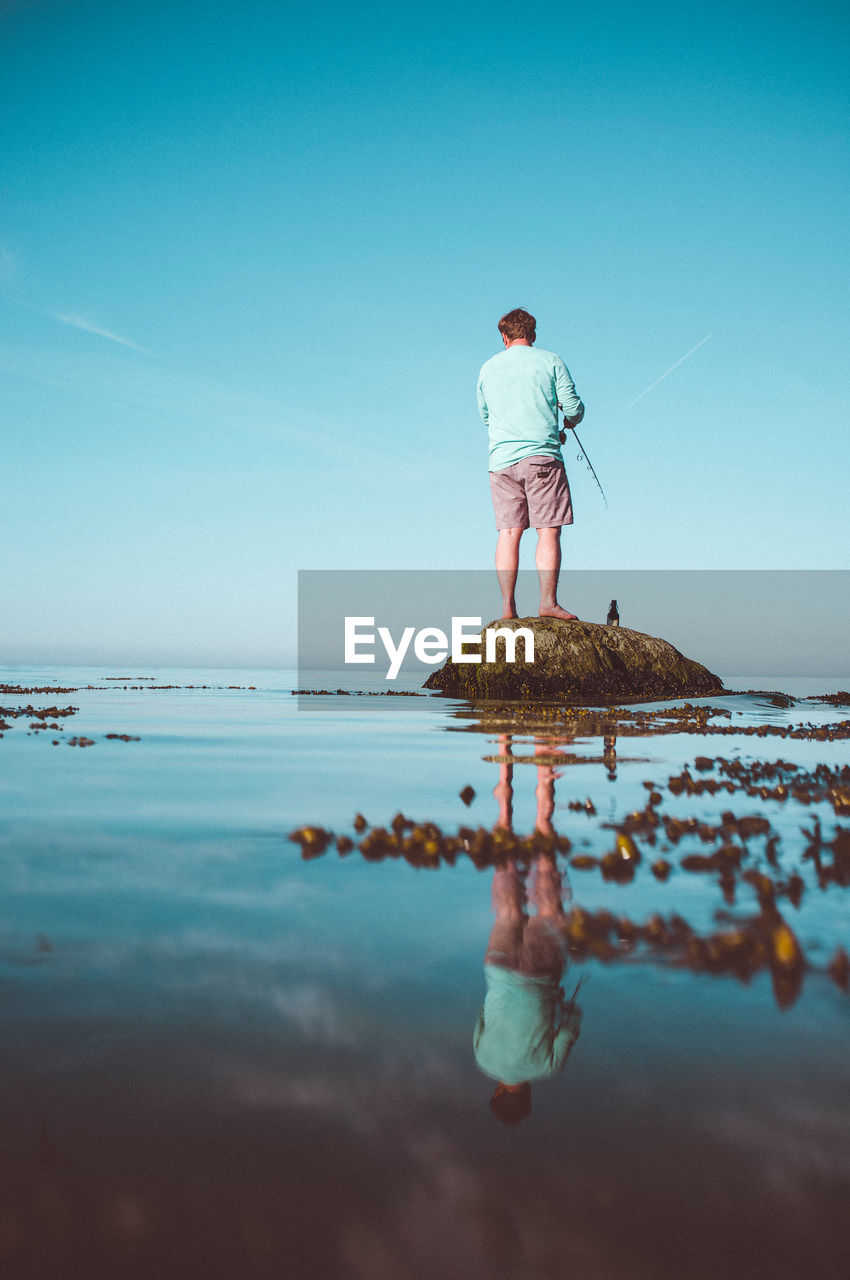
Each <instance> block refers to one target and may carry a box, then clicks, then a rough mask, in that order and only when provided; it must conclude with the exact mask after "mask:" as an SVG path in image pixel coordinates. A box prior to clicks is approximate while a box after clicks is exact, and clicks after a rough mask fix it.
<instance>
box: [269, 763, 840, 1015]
mask: <svg viewBox="0 0 850 1280" xmlns="http://www.w3.org/2000/svg"><path fill="white" fill-rule="evenodd" d="M751 769H753V770H754V771H755V772H758V771H759V770H760V769H763V767H762V766H751ZM828 772H829V771H827V773H828ZM844 772H845V771H842V773H841V778H842V781H841V785H844V783H843V774H844ZM815 773H816V774H817V775H818V776H819V778H820V782H821V783H822V786H823V790H824V795H826V794H829V789H830V787H832V786H833V784H834V782H835V779H834V777H833V776H832V774H830V775H829V776H827V774H826V773H824V772H823V769H822V767H819V771H815ZM683 779H685V781H683ZM688 780H689V782H688ZM677 782H681V783H682V785H681V786H676V785H671V786H670V790H671V791H673V792H674V794H681V793H682V792H685V791H688V792H689V791H690V785H691V784H692V785H693V786H694V788H696V787H697V786H698V781H696V780H694V779H693V778H692V776H691V775H690V773H689V771H688V770H684V771H683V774H682V775H679V777H678V779H671V783H674V784H675V783H677ZM645 785H646V786H647V789H648V790H649V796H648V799H647V803H646V806H645V807H644V808H643V809H640V810H635V811H634V812H632V813H630V814H628V815H626V817H625V818H624V819H623V820H622V821H621V822H620V823H618V824H616V825H615V826H613V827H611V828H609V829H611V830H612V831H613V844H614V847H613V849H609V851H608V852H606V853H604V854H602V855H601V856H598V857H597V856H593V855H589V854H583V853H582V854H575V855H573V856H571V857H569V859H568V860H569V865H570V867H571V868H572V869H573V870H575V871H590V870H597V871H599V872H600V873H601V875H602V877H603V879H605V880H609V881H615V882H618V883H626V882H629V881H631V880H633V879H634V878H635V875H636V872H637V870H638V867H639V866H640V864H641V863H642V861H643V859H642V855H641V852H640V847H639V846H640V844H646V845H648V846H650V847H651V846H654V845H655V844H656V843H657V841H658V838H659V836H660V835H662V834H663V836H664V838H665V839H666V840H667V842H668V843H669V845H671V846H673V847H674V848H675V847H677V846H678V845H679V844H680V842H681V841H683V840H687V839H689V838H690V839H696V840H698V841H699V842H700V843H701V844H703V845H706V844H708V845H714V846H715V848H713V849H712V850H711V851H710V852H706V853H694V852H689V853H683V854H682V855H680V856H679V859H678V863H677V864H674V863H673V862H671V861H668V860H667V859H666V858H656V859H655V860H654V861H653V862H652V863H651V865H650V870H651V872H652V874H653V875H654V876H655V878H656V880H658V881H660V882H665V881H667V880H668V879H669V877H670V875H671V873H672V872H673V870H674V869H675V867H676V866H677V867H678V869H679V870H681V871H684V872H686V873H690V874H697V875H711V876H715V877H716V879H717V884H718V887H719V888H720V890H721V892H722V894H723V897H724V899H725V901H726V903H727V904H732V903H734V901H735V898H736V894H737V890H738V888H739V886H740V885H742V884H743V885H747V886H748V887H749V888H750V889H751V890H752V891H753V893H754V896H755V898H756V900H757V902H758V907H759V912H758V915H756V916H754V917H752V918H750V919H745V920H743V921H736V922H734V924H733V927H731V928H727V929H722V930H719V931H717V932H714V933H709V934H705V935H701V934H699V933H697V932H696V931H695V930H694V929H693V928H692V927H691V926H690V925H689V924H688V923H687V922H686V921H685V920H683V919H682V918H681V916H678V915H671V916H670V917H669V918H667V919H664V918H663V917H662V916H661V915H658V914H655V915H652V916H651V917H650V918H649V920H648V921H647V922H646V923H645V924H639V923H636V922H634V921H632V920H629V919H628V918H627V917H626V916H615V915H613V914H612V913H610V912H608V911H598V912H595V913H594V912H589V911H586V910H584V909H582V908H581V907H575V908H574V909H573V910H572V911H571V912H570V914H569V915H568V916H567V917H566V918H565V923H564V929H565V932H566V938H567V942H568V945H569V947H570V950H571V952H572V953H573V955H574V957H575V958H576V959H579V960H580V959H584V958H594V959H597V960H602V961H606V962H607V961H612V960H618V959H625V958H635V957H636V956H637V955H639V954H641V953H643V954H645V955H648V956H651V957H653V958H655V959H659V960H663V961H664V962H665V963H669V964H671V965H673V966H675V967H685V968H689V969H691V970H693V971H695V972H699V973H708V974H716V975H731V976H734V977H736V978H738V979H740V980H742V981H748V980H749V979H750V978H751V977H752V976H753V975H754V974H756V973H759V972H762V971H765V970H768V971H769V972H770V975H771V979H772V982H773V989H774V993H775V996H776V1000H777V1002H778V1004H779V1005H780V1007H782V1008H786V1007H788V1006H789V1005H791V1004H792V1003H793V1002H794V1000H795V999H796V998H797V995H798V994H799V992H800V989H801V986H802V981H803V975H804V973H805V972H806V970H807V969H811V968H812V966H811V965H810V964H809V963H808V962H807V961H806V959H805V957H804V955H803V951H802V948H801V946H800V943H799V942H798V940H797V937H796V935H795V933H794V931H793V929H792V928H791V926H790V925H789V924H788V922H787V921H786V920H785V919H784V917H783V916H782V914H781V912H780V909H779V907H778V905H777V903H778V901H779V900H780V899H782V898H785V899H787V901H788V902H789V903H790V904H791V906H793V907H798V906H799V905H800V902H801V900H802V896H803V893H804V890H805V882H804V880H803V877H802V876H801V875H800V874H799V872H797V871H794V872H792V873H791V874H790V875H784V874H782V872H781V869H780V865H779V856H778V853H777V846H778V843H779V837H778V835H776V834H775V833H774V832H773V831H772V828H771V824H770V822H769V821H768V820H767V818H765V817H763V816H761V815H743V816H736V815H735V814H733V813H732V812H731V811H727V812H724V813H723V814H721V815H720V820H719V822H716V823H711V822H707V821H700V820H698V819H697V818H688V819H682V818H673V817H671V816H669V815H667V814H662V813H660V812H659V805H660V804H661V801H662V795H661V792H660V791H657V790H656V789H655V787H654V784H653V783H651V782H648V783H646V784H645ZM788 795H789V796H791V797H793V798H795V799H798V800H800V801H801V802H803V797H802V793H801V792H800V791H799V789H798V791H797V793H795V792H794V791H789V792H788ZM806 802H807V803H811V800H810V799H809V800H807V801H806ZM606 825H607V824H606ZM353 826H354V830H355V831H356V832H357V834H358V836H359V842H358V844H357V845H355V842H354V840H352V839H351V837H350V836H348V835H344V834H343V835H340V836H337V837H335V836H334V834H333V832H331V831H328V830H326V829H325V828H323V827H319V826H304V827H300V828H299V829H298V830H296V831H293V832H292V833H291V835H290V839H291V840H292V841H293V842H295V843H297V844H298V845H300V847H301V855H302V857H303V858H304V859H307V860H309V859H312V858H316V857H319V856H321V855H322V854H324V853H326V852H327V851H328V850H329V849H330V848H331V847H332V846H335V847H336V850H337V852H338V853H339V854H340V856H345V855H346V854H348V853H350V852H352V851H353V850H354V849H355V848H357V849H358V850H359V852H360V854H361V856H362V857H363V858H364V859H365V860H366V861H368V862H381V861H384V860H386V859H403V860H404V861H406V862H408V863H409V864H410V865H411V866H414V867H418V868H431V869H436V868H437V867H439V866H440V865H443V864H445V865H449V866H453V865H454V864H455V862H456V861H457V859H458V857H468V858H469V859H470V861H471V862H472V863H473V864H474V865H475V866H476V867H478V868H479V869H480V870H484V869H486V868H489V867H505V866H507V865H508V864H509V863H510V862H518V863H520V864H522V863H530V862H531V861H532V860H533V859H534V858H537V857H539V856H540V855H548V856H550V857H556V856H557V855H558V854H560V855H562V856H565V857H566V856H568V855H569V854H570V851H571V842H570V840H569V838H568V837H567V836H565V835H561V834H558V833H556V832H552V831H549V832H544V831H541V830H535V831H534V832H532V833H531V834H530V835H525V836H523V835H518V834H517V833H515V832H514V831H512V830H510V829H508V828H506V827H503V826H497V827H496V828H495V829H494V830H492V831H491V830H488V829H487V828H485V827H477V828H473V827H467V826H461V827H459V828H458V830H457V832H456V833H447V832H444V831H443V830H442V829H441V828H440V827H439V826H438V825H437V824H436V823H434V822H424V823H417V822H414V821H413V820H412V819H410V818H407V817H405V815H404V814H402V813H398V814H396V816H395V818H394V819H393V820H392V822H391V823H390V825H389V827H381V826H374V827H370V826H369V824H368V822H367V821H366V819H365V818H364V817H363V815H362V814H357V815H356V818H355V820H354V823H353ZM803 834H804V836H805V837H806V839H807V841H808V844H807V847H806V849H805V852H804V853H803V862H804V863H806V862H807V863H810V864H811V865H812V867H813V871H814V875H815V878H816V880H817V884H818V886H819V888H820V889H821V890H824V889H826V888H827V887H828V886H830V885H836V886H839V887H845V888H846V887H848V886H850V831H848V830H845V829H844V828H843V827H840V826H839V827H837V828H836V830H835V832H834V834H833V836H832V839H829V840H828V839H825V838H824V835H823V833H822V831H821V826H820V822H819V820H818V819H817V818H815V819H814V821H813V823H812V826H811V828H810V829H809V828H807V829H805V830H804V832H803ZM753 839H756V840H758V841H759V842H761V841H764V845H763V852H764V858H765V860H766V862H767V864H768V867H769V868H770V872H768V871H766V870H762V869H760V868H757V867H751V866H748V865H747V862H748V859H749V854H750V851H749V842H750V841H751V840H753ZM830 855H831V856H830ZM826 972H828V973H829V974H830V975H831V977H832V978H833V980H834V981H835V983H836V985H837V986H838V987H839V988H840V989H841V990H843V991H847V990H848V987H850V959H848V956H847V953H846V952H845V951H844V950H843V948H841V947H839V948H838V949H837V950H836V951H835V953H834V955H833V957H832V960H831V961H830V963H829V965H828V966H827V969H826Z"/></svg>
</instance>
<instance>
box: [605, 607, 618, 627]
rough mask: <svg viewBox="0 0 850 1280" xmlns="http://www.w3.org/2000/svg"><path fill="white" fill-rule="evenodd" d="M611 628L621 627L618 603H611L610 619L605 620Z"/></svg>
mask: <svg viewBox="0 0 850 1280" xmlns="http://www.w3.org/2000/svg"><path fill="white" fill-rule="evenodd" d="M605 621H606V622H607V624H608V626H609V627H619V625H620V615H619V613H618V612H617V601H616V600H612V601H611V607H610V609H609V610H608V617H607V618H606V619H605Z"/></svg>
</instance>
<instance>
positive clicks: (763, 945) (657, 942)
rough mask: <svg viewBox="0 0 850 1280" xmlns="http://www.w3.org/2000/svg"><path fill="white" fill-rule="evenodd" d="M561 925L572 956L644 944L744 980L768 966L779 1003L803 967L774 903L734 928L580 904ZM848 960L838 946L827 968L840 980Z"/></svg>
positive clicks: (612, 954) (676, 961)
mask: <svg viewBox="0 0 850 1280" xmlns="http://www.w3.org/2000/svg"><path fill="white" fill-rule="evenodd" d="M565 927H566V935H567V941H568V946H569V948H570V951H571V953H572V954H573V956H574V957H575V958H576V959H583V958H586V957H593V958H595V959H597V960H602V961H603V962H610V961H612V960H617V959H620V958H622V957H624V956H630V955H632V954H634V952H635V950H636V948H638V947H639V946H640V945H642V946H643V947H644V948H645V950H646V951H647V952H648V953H649V954H651V955H653V956H655V957H656V958H660V959H663V960H665V961H666V962H667V963H670V964H673V965H675V966H676V967H679V968H688V969H691V970H693V971H694V972H696V973H709V974H728V975H731V976H733V977H735V978H738V979H739V980H740V981H742V982H748V981H749V980H750V978H751V977H753V975H754V974H756V973H759V972H761V971H763V970H764V969H769V970H770V975H771V979H772V982H773V990H774V994H775V996H776V1001H777V1004H778V1005H779V1006H780V1008H783V1009H784V1008H788V1007H789V1006H790V1005H792V1004H793V1003H794V1001H795V1000H796V999H797V996H798V995H799V993H800V989H801V987H802V983H803V974H804V972H805V970H806V967H807V966H806V962H805V959H804V957H803V952H802V949H801V947H800V944H799V942H798V941H797V937H796V935H795V933H794V931H793V929H792V928H791V926H790V925H789V924H788V923H787V921H785V920H784V919H783V918H782V916H781V915H780V914H779V912H778V911H777V910H776V909H775V908H772V909H765V910H762V912H761V913H760V914H759V915H757V916H755V917H753V918H752V919H750V920H745V921H741V922H739V923H738V924H737V925H736V927H735V928H732V929H726V930H720V931H718V932H716V933H713V934H709V935H706V936H701V935H699V934H697V933H696V932H695V931H694V930H693V929H692V928H691V926H690V925H689V924H688V923H687V921H686V920H683V919H682V917H681V916H677V915H672V916H670V917H669V918H668V919H666V920H665V919H664V918H663V917H662V916H660V915H653V916H650V918H649V920H648V921H647V923H646V924H645V925H640V924H636V923H635V922H634V921H632V920H629V919H628V918H627V917H625V916H614V915H612V913H611V912H610V911H596V912H591V911H584V910H582V908H581V907H575V908H574V909H573V910H572V911H571V912H570V914H569V915H568V917H567V921H566V926H565ZM847 963H848V961H847V955H846V952H844V951H841V950H840V949H839V951H838V952H836V955H835V957H834V958H833V961H832V963H831V965H830V968H829V972H830V973H831V974H832V976H833V977H834V979H835V981H836V982H837V983H838V985H839V986H841V985H842V983H841V981H840V978H839V974H845V975H846V969H847ZM833 969H834V970H835V972H834V973H833ZM846 980H847V979H846V976H845V978H844V981H845V983H846ZM845 989H846V988H845Z"/></svg>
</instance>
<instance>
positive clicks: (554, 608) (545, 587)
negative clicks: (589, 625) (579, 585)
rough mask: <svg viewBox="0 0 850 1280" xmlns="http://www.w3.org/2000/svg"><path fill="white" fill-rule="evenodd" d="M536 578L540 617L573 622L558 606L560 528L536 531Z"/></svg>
mask: <svg viewBox="0 0 850 1280" xmlns="http://www.w3.org/2000/svg"><path fill="white" fill-rule="evenodd" d="M535 562H536V564H537V576H538V577H539V579H540V617H541V618H562V619H563V620H564V621H565V622H575V621H576V615H575V614H574V613H570V612H569V610H568V609H562V608H561V606H560V605H559V604H558V575H559V574H560V572H561V528H560V525H558V526H556V527H555V528H554V529H538V530H537V554H536V556H535Z"/></svg>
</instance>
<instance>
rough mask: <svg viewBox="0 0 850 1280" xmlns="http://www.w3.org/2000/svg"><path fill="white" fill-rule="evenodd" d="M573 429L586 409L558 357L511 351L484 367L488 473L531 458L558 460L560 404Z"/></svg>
mask: <svg viewBox="0 0 850 1280" xmlns="http://www.w3.org/2000/svg"><path fill="white" fill-rule="evenodd" d="M559 401H560V403H561V404H562V405H563V407H564V413H565V415H566V418H567V421H568V422H569V423H571V425H573V426H577V425H578V423H579V422H581V420H582V418H583V417H584V405H583V404H582V402H581V400H580V399H579V397H578V396H577V395H576V389H575V386H574V384H573V380H572V378H571V377H570V371H569V369H568V368H567V366H566V365H565V364H564V362H563V360H562V359H561V357H560V356H556V355H555V353H554V352H553V351H543V350H542V349H541V348H538V347H525V346H512V347H507V348H505V350H504V351H500V352H499V354H498V355H495V356H493V357H492V359H490V360H488V361H487V362H486V364H484V365H483V366H482V369H481V373H480V374H479V375H478V409H479V412H480V414H481V419H482V421H483V423H484V425H485V427H486V428H487V430H488V431H489V433H490V470H491V471H504V469H505V467H512V466H513V464H514V463H515V462H519V460H520V459H521V458H529V457H531V456H532V455H535V454H549V455H551V457H553V458H560V457H561V443H560V441H559V439H558V415H557V405H558V402H559Z"/></svg>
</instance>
